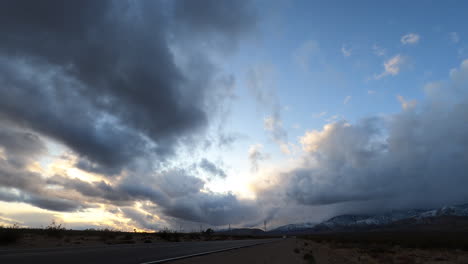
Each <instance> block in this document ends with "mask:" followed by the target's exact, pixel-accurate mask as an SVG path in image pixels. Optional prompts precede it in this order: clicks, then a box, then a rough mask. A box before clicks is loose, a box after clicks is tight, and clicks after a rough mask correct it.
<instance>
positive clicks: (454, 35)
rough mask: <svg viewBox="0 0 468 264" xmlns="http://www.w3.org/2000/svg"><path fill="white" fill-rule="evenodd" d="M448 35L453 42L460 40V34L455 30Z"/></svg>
mask: <svg viewBox="0 0 468 264" xmlns="http://www.w3.org/2000/svg"><path fill="white" fill-rule="evenodd" d="M449 37H450V40H451V41H452V42H453V43H458V42H460V35H458V33H457V32H450V33H449Z"/></svg>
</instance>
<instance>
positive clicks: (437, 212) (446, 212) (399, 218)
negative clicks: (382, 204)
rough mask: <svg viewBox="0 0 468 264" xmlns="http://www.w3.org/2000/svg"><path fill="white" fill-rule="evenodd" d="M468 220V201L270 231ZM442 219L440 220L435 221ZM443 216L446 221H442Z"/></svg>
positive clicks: (399, 227) (288, 231)
mask: <svg viewBox="0 0 468 264" xmlns="http://www.w3.org/2000/svg"><path fill="white" fill-rule="evenodd" d="M465 217H466V220H467V223H468V204H461V205H454V206H444V207H442V208H437V209H430V210H424V209H411V210H395V211H390V212H387V213H383V214H375V215H359V214H356V215H352V214H346V215H339V216H335V217H332V218H330V219H328V220H326V221H324V222H321V223H316V224H314V223H310V222H306V223H296V224H288V225H284V226H280V227H277V228H275V229H273V230H271V231H269V232H268V233H270V234H289V233H290V234H295V233H297V234H299V233H314V232H326V231H353V230H371V229H385V228H387V229H392V228H393V229H402V228H409V227H412V228H414V227H416V226H419V225H426V226H427V225H428V224H430V223H432V224H436V223H437V224H443V223H449V222H450V223H452V222H453V221H458V222H457V223H460V219H465ZM436 219H439V220H436ZM442 219H443V220H442Z"/></svg>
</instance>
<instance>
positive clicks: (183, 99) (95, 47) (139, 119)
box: [0, 0, 257, 228]
mask: <svg viewBox="0 0 468 264" xmlns="http://www.w3.org/2000/svg"><path fill="white" fill-rule="evenodd" d="M256 20H257V17H256V14H255V12H254V10H253V9H252V8H251V6H250V3H249V1H210V0H203V1H197V2H196V3H194V2H193V1H184V0H180V1H174V2H166V1H137V2H135V1H118V2H117V1H105V0H104V1H92V0H84V1H78V2H63V1H56V0H46V1H23V0H20V1H2V2H1V3H0V30H1V31H2V35H3V38H2V41H1V43H0V93H1V94H2V96H1V97H0V147H1V152H0V154H1V155H0V188H2V192H1V196H0V199H1V200H4V201H17V202H25V203H29V204H32V205H34V206H37V207H40V208H44V209H48V210H53V211H76V210H81V209H84V208H89V207H93V206H96V205H97V204H109V205H115V206H123V207H128V206H131V205H133V204H134V203H135V202H136V201H149V202H151V203H153V204H154V205H155V206H156V207H157V208H158V210H159V212H160V213H163V214H167V215H168V216H170V217H176V218H180V219H186V220H190V221H201V222H212V223H217V224H219V223H224V222H225V221H226V217H228V218H234V220H230V222H233V223H234V222H239V221H241V218H242V219H243V218H244V217H246V216H248V215H251V214H253V213H254V211H255V210H254V209H253V207H252V206H250V205H246V204H245V203H244V202H243V201H240V200H238V199H237V197H235V196H234V195H232V194H229V195H218V194H214V193H210V192H202V191H201V190H202V189H203V187H204V182H203V181H202V180H200V179H199V178H197V177H194V176H191V175H189V173H187V172H186V171H184V170H182V169H178V170H171V169H164V170H163V169H161V170H160V171H155V168H156V169H157V168H160V167H159V165H160V163H164V162H166V161H167V160H170V159H171V158H174V157H175V156H176V154H177V153H176V152H177V149H178V148H179V147H180V146H182V145H194V146H196V145H197V144H199V143H203V141H204V140H205V138H204V133H205V130H206V129H207V128H208V126H209V124H210V118H211V116H212V115H214V114H215V113H213V112H214V111H216V110H217V109H220V107H218V106H217V104H220V105H221V104H222V103H223V98H220V97H219V95H220V94H223V93H225V92H224V91H217V89H218V88H219V89H225V88H223V87H220V85H219V82H220V80H222V79H223V78H222V77H220V76H219V71H218V70H219V69H218V67H217V65H216V64H215V62H214V61H212V60H211V57H210V56H209V54H207V53H208V52H213V53H216V52H218V53H217V54H218V55H219V54H228V53H231V52H233V51H234V50H235V49H236V47H237V43H238V42H239V41H241V39H242V38H244V36H247V35H248V34H249V32H251V31H252V30H254V28H255V25H256ZM207 43H209V45H210V49H209V51H205V50H202V49H200V47H201V46H203V45H206V44H207ZM229 83H234V80H233V77H232V76H231V77H230V78H229ZM231 86H232V85H231ZM226 89H227V88H226ZM229 89H231V88H229ZM47 140H52V141H54V142H55V143H58V144H60V145H63V146H65V147H67V148H68V149H70V150H72V151H73V153H74V154H75V155H76V156H77V159H76V163H75V164H74V165H75V166H76V167H77V168H79V169H81V170H85V171H89V172H92V173H98V174H101V175H105V176H111V175H113V176H115V175H117V176H116V177H109V178H108V179H107V180H106V181H104V180H102V181H95V182H92V181H83V180H80V179H77V178H70V177H69V176H67V175H60V174H56V175H41V173H40V172H39V171H32V170H31V168H30V166H31V164H33V163H34V162H37V160H38V158H39V157H40V156H42V155H47V153H48V150H47V147H46V145H47V144H46V143H45V142H46V141H47ZM140 164H145V165H144V166H143V167H144V168H140ZM164 164H166V163H164ZM166 165H167V164H166ZM166 165H164V166H163V167H165V168H166V167H167V166H166ZM210 165H213V164H212V163H208V162H205V163H203V164H201V166H202V168H203V169H205V170H208V171H210V172H211V173H214V174H217V175H218V176H220V177H225V173H224V171H222V169H220V168H218V167H216V166H215V167H213V166H210ZM123 170H126V171H127V173H126V174H124V175H123V174H122V171H123ZM137 171H138V172H137ZM137 174H138V176H136V175H137ZM135 180H137V181H135ZM49 187H53V188H49ZM243 211H245V212H246V213H245V214H244V213H243ZM224 214H225V215H226V216H223V215H224ZM125 215H126V216H128V217H130V218H132V219H134V220H135V222H136V223H140V224H141V225H142V226H144V227H147V228H150V226H153V225H152V224H150V222H151V221H150V220H151V219H149V218H148V217H147V216H144V217H140V215H139V214H138V213H137V212H136V211H135V210H131V209H128V210H126V211H125Z"/></svg>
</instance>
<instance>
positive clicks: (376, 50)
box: [372, 44, 387, 57]
mask: <svg viewBox="0 0 468 264" xmlns="http://www.w3.org/2000/svg"><path fill="white" fill-rule="evenodd" d="M372 50H373V51H374V54H375V55H377V56H379V57H382V56H385V54H386V53H387V50H386V49H384V48H381V47H379V46H377V45H375V44H374V45H373V46H372Z"/></svg>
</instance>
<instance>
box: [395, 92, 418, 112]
mask: <svg viewBox="0 0 468 264" xmlns="http://www.w3.org/2000/svg"><path fill="white" fill-rule="evenodd" d="M397 99H398V101H400V104H401V108H403V110H410V109H413V108H414V107H416V104H417V103H418V102H417V101H416V100H411V101H408V100H406V99H405V98H404V97H403V96H401V95H398V96H397Z"/></svg>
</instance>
